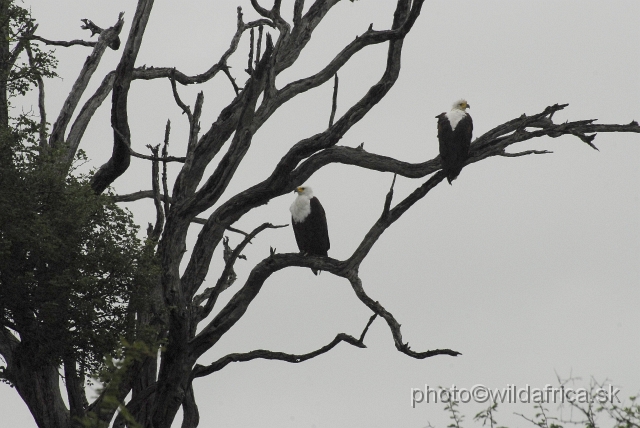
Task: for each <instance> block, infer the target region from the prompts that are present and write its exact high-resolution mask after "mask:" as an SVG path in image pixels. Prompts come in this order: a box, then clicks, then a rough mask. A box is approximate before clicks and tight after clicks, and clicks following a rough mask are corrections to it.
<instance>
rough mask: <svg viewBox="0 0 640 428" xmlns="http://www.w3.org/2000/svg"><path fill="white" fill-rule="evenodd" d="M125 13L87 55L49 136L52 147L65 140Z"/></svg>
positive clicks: (120, 26)
mask: <svg viewBox="0 0 640 428" xmlns="http://www.w3.org/2000/svg"><path fill="white" fill-rule="evenodd" d="M123 15H124V13H122V12H121V13H120V15H119V16H118V21H117V22H116V24H115V25H114V26H113V27H111V28H109V29H107V30H104V31H101V34H100V37H99V38H98V42H97V43H96V45H95V46H94V48H93V51H92V52H91V55H89V56H88V57H87V60H86V61H85V63H84V65H83V67H82V70H81V71H80V74H79V75H78V78H77V79H76V81H75V83H74V84H73V87H72V88H71V92H69V95H68V96H67V99H66V100H65V102H64V104H63V106H62V109H61V110H60V114H59V115H58V118H57V119H56V122H55V123H54V124H53V128H52V130H51V135H50V136H49V145H50V146H51V147H57V145H58V144H59V143H61V142H62V141H64V140H65V138H64V134H65V133H66V130H67V126H68V125H69V122H70V120H71V117H72V116H73V113H74V111H75V109H76V107H77V106H78V102H79V101H80V97H82V94H84V91H85V89H86V88H87V85H88V84H89V80H90V79H91V77H92V76H93V73H94V72H95V71H96V69H97V68H98V65H99V64H100V60H101V59H102V55H103V54H104V52H105V50H106V49H107V46H109V45H110V44H112V43H113V41H114V40H115V39H116V38H117V37H118V35H119V34H120V31H121V30H122V26H123V25H124V20H123V19H122V17H123ZM73 155H75V150H74V152H73V154H72V155H70V156H69V155H68V156H67V158H71V159H73Z"/></svg>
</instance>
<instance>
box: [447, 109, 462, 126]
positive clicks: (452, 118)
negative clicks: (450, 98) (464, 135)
mask: <svg viewBox="0 0 640 428" xmlns="http://www.w3.org/2000/svg"><path fill="white" fill-rule="evenodd" d="M466 115H467V113H466V112H464V111H463V110H460V109H457V108H454V109H453V110H451V111H450V112H449V113H447V114H446V116H447V119H448V120H449V124H450V125H451V130H452V131H455V129H456V126H458V123H459V122H460V121H461V120H462V119H464V117H465V116H466Z"/></svg>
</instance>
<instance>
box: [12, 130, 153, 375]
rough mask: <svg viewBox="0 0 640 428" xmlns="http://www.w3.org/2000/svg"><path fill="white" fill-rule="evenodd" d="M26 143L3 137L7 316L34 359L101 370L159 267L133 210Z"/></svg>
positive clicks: (129, 326) (24, 351)
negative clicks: (150, 255)
mask: <svg viewBox="0 0 640 428" xmlns="http://www.w3.org/2000/svg"><path fill="white" fill-rule="evenodd" d="M18 140H19V138H16V137H15V136H12V135H4V136H3V137H2V138H1V142H0V151H1V152H2V153H4V154H9V155H8V156H2V161H0V162H1V163H0V323H1V324H2V325H3V326H6V327H9V328H11V329H12V330H13V331H14V332H16V333H17V334H18V335H19V337H20V340H21V345H20V347H21V352H22V354H23V355H25V356H28V358H27V360H28V361H30V364H41V363H54V364H58V363H60V362H61V361H62V360H63V359H64V358H65V357H68V358H72V359H73V360H74V361H77V362H78V363H79V364H80V366H81V367H84V368H85V370H97V369H98V368H99V367H100V366H101V364H102V361H103V358H104V356H105V355H106V354H107V353H110V352H113V350H114V349H116V348H117V346H118V341H119V338H120V336H121V335H126V334H132V333H131V332H130V331H131V330H132V328H133V326H134V322H133V321H134V318H133V317H134V313H135V309H136V308H135V306H136V304H140V301H139V300H140V299H138V300H135V301H134V302H137V303H132V301H131V297H132V295H133V294H134V293H136V294H141V295H146V291H145V290H147V289H149V288H150V284H151V281H152V280H153V277H154V268H153V266H154V264H153V263H150V262H149V261H148V260H142V259H143V258H144V257H145V255H144V254H146V253H145V252H144V249H143V246H142V244H141V242H140V241H139V239H138V238H137V236H136V234H137V231H138V227H137V226H136V225H135V224H134V223H133V219H132V215H131V213H130V212H128V211H125V210H123V209H121V208H119V207H117V206H116V205H115V203H113V202H112V201H111V198H109V197H108V196H97V195H95V194H94V192H92V191H91V189H90V187H89V184H88V179H87V178H86V177H74V176H67V177H65V176H64V174H61V171H60V166H59V163H57V162H56V153H55V152H53V151H47V150H42V149H39V148H34V146H32V145H28V144H24V143H21V142H19V141H18ZM142 265H144V268H141V266H142Z"/></svg>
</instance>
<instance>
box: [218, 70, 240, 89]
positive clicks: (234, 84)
mask: <svg viewBox="0 0 640 428" xmlns="http://www.w3.org/2000/svg"><path fill="white" fill-rule="evenodd" d="M222 71H223V72H224V74H226V75H227V77H228V78H229V82H231V86H233V91H234V92H235V93H236V95H238V94H240V88H239V87H238V85H237V84H236V79H234V78H233V76H231V72H230V71H229V67H228V66H227V67H224V68H223V69H222Z"/></svg>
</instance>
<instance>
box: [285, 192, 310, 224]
mask: <svg viewBox="0 0 640 428" xmlns="http://www.w3.org/2000/svg"><path fill="white" fill-rule="evenodd" d="M289 211H291V217H292V218H293V221H295V222H296V223H300V222H301V221H304V219H306V218H307V217H308V216H309V214H311V198H310V197H309V196H306V195H298V197H296V199H295V201H293V203H292V204H291V207H289Z"/></svg>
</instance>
